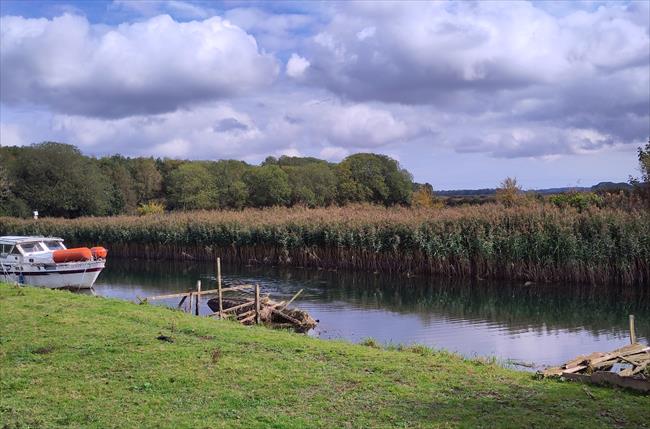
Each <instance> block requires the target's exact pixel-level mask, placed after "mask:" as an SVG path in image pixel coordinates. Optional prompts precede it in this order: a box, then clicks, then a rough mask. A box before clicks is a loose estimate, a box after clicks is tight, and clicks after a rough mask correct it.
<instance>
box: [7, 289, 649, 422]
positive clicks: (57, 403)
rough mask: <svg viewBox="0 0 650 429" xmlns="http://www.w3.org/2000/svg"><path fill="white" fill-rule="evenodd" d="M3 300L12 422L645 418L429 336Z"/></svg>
mask: <svg viewBox="0 0 650 429" xmlns="http://www.w3.org/2000/svg"><path fill="white" fill-rule="evenodd" d="M0 307H1V309H2V311H1V312H0V327H1V329H2V331H1V332H0V344H1V346H2V347H1V348H0V388H1V391H2V395H0V418H1V421H2V423H3V427H7V428H15V427H39V428H48V427H96V428H110V427H125V428H131V427H179V428H182V427H192V428H219V427H224V428H225V427H228V428H231V427H242V428H255V427H260V428H262V427H264V428H265V427H276V428H285V427H286V428H303V427H327V428H331V427H373V428H374V427H490V428H493V427H557V428H562V427H567V428H573V427H593V428H596V427H638V428H644V427H650V423H649V422H650V398H649V397H647V396H641V395H639V394H635V393H630V392H626V391H619V390H614V389H607V388H601V387H592V386H589V387H585V386H582V385H579V384H573V383H560V382H557V381H546V380H545V381H540V380H534V379H533V377H532V376H531V375H530V374H526V373H519V372H514V371H510V370H506V369H503V368H500V367H498V366H495V365H492V364H486V363H481V362H479V361H471V360H463V359H461V358H459V357H457V356H454V355H452V354H448V353H444V352H431V351H429V350H427V349H424V348H418V347H413V348H410V349H407V350H404V351H387V350H379V349H375V348H372V347H367V346H360V345H353V344H349V343H344V342H336V341H323V340H319V339H314V338H309V337H305V336H301V335H298V334H291V333H287V332H279V331H271V330H268V329H265V328H258V327H251V328H246V327H242V326H239V325H236V324H234V323H231V322H218V321H214V320H210V319H206V318H196V317H193V316H190V315H187V314H185V313H181V312H176V311H173V310H170V309H166V308H161V307H153V306H137V305H135V304H131V303H128V302H123V301H118V300H110V299H105V298H98V297H91V296H87V295H76V294H72V293H70V292H65V291H51V290H42V289H34V288H18V287H16V286H9V285H1V284H0ZM161 334H163V335H166V336H169V337H171V338H172V339H173V342H167V341H161V340H159V339H157V337H158V336H159V335H161Z"/></svg>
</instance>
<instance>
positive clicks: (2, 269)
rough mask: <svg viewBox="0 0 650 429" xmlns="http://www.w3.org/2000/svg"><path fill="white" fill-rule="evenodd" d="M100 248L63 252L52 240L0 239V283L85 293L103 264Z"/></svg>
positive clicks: (58, 240) (59, 243)
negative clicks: (69, 289)
mask: <svg viewBox="0 0 650 429" xmlns="http://www.w3.org/2000/svg"><path fill="white" fill-rule="evenodd" d="M107 253H108V252H107V251H106V249H104V248H103V247H93V248H90V249H89V248H87V247H79V248H75V249H67V248H66V247H65V245H64V244H63V239H61V238H56V237H19V236H5V237H0V281H5V282H12V283H13V282H15V283H20V284H29V285H34V286H41V287H46V288H73V289H89V288H91V287H92V286H93V284H95V280H97V277H98V276H99V273H100V272H101V271H102V270H103V269H104V266H105V264H106V255H107Z"/></svg>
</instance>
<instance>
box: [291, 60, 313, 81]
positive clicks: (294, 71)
mask: <svg viewBox="0 0 650 429" xmlns="http://www.w3.org/2000/svg"><path fill="white" fill-rule="evenodd" d="M307 68H309V61H307V59H306V58H303V57H301V56H300V55H298V54H291V58H289V61H288V62H287V75H288V76H290V77H292V78H296V79H297V78H300V77H302V75H303V74H305V70H307Z"/></svg>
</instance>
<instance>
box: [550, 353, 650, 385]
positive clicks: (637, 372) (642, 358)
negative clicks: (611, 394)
mask: <svg viewBox="0 0 650 429" xmlns="http://www.w3.org/2000/svg"><path fill="white" fill-rule="evenodd" d="M542 375H543V376H544V377H563V378H566V379H568V380H577V381H583V382H589V383H595V384H609V385H616V386H621V387H627V388H631V389H634V390H639V391H642V392H650V347H649V346H647V345H644V344H639V343H634V344H630V345H627V346H625V347H621V348H620V349H617V350H614V351H612V352H609V353H601V352H595V353H591V354H590V355H587V356H578V357H577V358H575V359H572V360H570V361H568V362H567V363H565V364H564V365H562V366H559V367H554V368H549V369H547V370H545V371H543V372H542Z"/></svg>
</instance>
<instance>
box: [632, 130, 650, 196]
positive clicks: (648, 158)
mask: <svg viewBox="0 0 650 429" xmlns="http://www.w3.org/2000/svg"><path fill="white" fill-rule="evenodd" d="M639 171H640V173H641V177H639V178H633V177H630V183H631V184H632V185H634V189H635V191H636V193H637V194H638V195H639V196H640V197H641V199H643V200H644V201H645V202H646V204H648V205H650V139H648V143H647V144H646V145H645V149H644V148H639Z"/></svg>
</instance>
